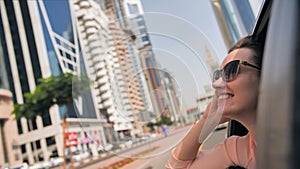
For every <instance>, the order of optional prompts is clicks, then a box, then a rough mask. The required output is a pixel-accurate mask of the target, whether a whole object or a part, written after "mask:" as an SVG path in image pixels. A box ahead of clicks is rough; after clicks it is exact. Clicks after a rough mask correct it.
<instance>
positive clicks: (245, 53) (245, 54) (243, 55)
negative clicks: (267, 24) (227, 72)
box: [221, 48, 255, 67]
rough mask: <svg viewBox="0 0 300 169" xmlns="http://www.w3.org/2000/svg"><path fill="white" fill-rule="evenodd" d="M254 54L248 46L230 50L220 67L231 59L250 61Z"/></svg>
mask: <svg viewBox="0 0 300 169" xmlns="http://www.w3.org/2000/svg"><path fill="white" fill-rule="evenodd" d="M253 55H255V53H254V51H253V50H252V49H249V48H239V49H235V50H233V51H231V52H230V53H229V54H228V55H227V56H226V58H225V59H224V60H223V62H222V65H221V67H223V66H224V65H226V64H227V63H229V62H231V61H233V60H243V61H249V62H250V63H251V58H252V57H253Z"/></svg>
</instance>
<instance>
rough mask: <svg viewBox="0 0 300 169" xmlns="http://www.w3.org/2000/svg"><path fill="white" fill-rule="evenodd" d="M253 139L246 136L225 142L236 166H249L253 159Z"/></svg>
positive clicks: (233, 137) (232, 138)
mask: <svg viewBox="0 0 300 169" xmlns="http://www.w3.org/2000/svg"><path fill="white" fill-rule="evenodd" d="M250 140H251V137H250V136H249V134H248V135H246V136H231V137H229V138H228V139H226V140H225V144H224V145H225V149H226V152H227V154H228V156H229V158H230V159H231V160H232V162H233V163H234V164H236V165H241V166H247V165H248V164H249V161H251V158H252V154H251V153H252V151H251V147H250Z"/></svg>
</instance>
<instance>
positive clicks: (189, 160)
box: [166, 36, 263, 169]
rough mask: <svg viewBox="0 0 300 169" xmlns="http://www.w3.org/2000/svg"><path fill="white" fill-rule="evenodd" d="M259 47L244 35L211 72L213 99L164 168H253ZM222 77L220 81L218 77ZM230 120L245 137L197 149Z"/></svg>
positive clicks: (258, 82) (260, 48)
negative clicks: (218, 67)
mask: <svg viewBox="0 0 300 169" xmlns="http://www.w3.org/2000/svg"><path fill="white" fill-rule="evenodd" d="M262 49H263V48H262V45H261V43H259V42H258V41H257V40H256V39H255V38H254V37H252V36H247V37H245V38H243V39H241V40H240V41H238V42H237V43H236V45H234V46H233V47H232V48H231V49H230V50H229V52H228V55H227V57H226V58H225V59H224V61H223V62H222V64H221V70H217V71H216V72H215V73H214V78H213V84H212V86H213V88H214V89H215V96H214V97H213V100H212V101H211V103H210V104H209V105H208V106H207V108H206V111H205V113H204V115H203V116H202V117H201V118H200V119H199V121H198V122H197V123H196V124H195V125H194V126H193V128H192V129H191V131H190V132H189V133H188V134H187V136H186V137H185V138H184V139H183V140H182V141H181V142H180V143H179V145H178V146H177V147H176V148H175V149H174V150H173V151H172V157H171V159H170V160H169V162H168V163H167V165H166V168H168V169H172V168H190V169H193V168H195V169H196V168H197V169H199V168H203V169H213V168H219V169H221V168H224V169H226V168H228V167H230V166H242V167H245V168H248V169H255V165H256V161H255V149H256V141H255V127H256V113H257V111H256V110H257V100H258V95H259V85H260V67H261V62H262V52H261V50H262ZM221 77H222V78H221ZM229 120H236V121H239V122H240V123H242V124H243V125H244V126H245V127H246V128H247V129H248V131H249V132H248V134H247V135H246V136H231V137H229V138H227V139H225V140H224V141H223V142H222V143H220V144H218V145H216V146H215V147H213V148H212V149H210V150H200V151H198V150H199V147H200V146H201V145H202V143H203V142H204V140H205V139H206V138H207V136H208V135H209V133H210V132H211V131H212V130H213V129H214V128H215V127H216V126H217V125H218V124H222V123H224V122H227V121H229Z"/></svg>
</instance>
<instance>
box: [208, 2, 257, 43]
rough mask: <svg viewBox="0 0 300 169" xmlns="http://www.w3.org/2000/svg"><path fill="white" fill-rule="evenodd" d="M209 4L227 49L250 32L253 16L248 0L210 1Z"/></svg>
mask: <svg viewBox="0 0 300 169" xmlns="http://www.w3.org/2000/svg"><path fill="white" fill-rule="evenodd" d="M211 4H212V7H213V9H214V13H215V16H216V17H217V21H218V24H219V27H220V30H221V33H222V35H223V39H224V41H225V45H226V46H227V49H229V48H230V47H231V46H232V45H233V44H234V43H235V42H236V41H238V40H239V39H240V38H242V37H243V36H245V35H247V34H249V33H250V32H251V31H252V28H253V26H254V25H253V24H254V23H255V22H254V20H255V15H254V12H253V8H252V7H251V4H250V3H249V1H248V0H245V1H239V0H229V1H222V0H211Z"/></svg>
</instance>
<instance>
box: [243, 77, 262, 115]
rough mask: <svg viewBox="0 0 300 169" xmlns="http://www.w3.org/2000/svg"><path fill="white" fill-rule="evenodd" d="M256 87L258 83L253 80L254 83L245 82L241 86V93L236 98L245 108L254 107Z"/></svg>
mask: <svg viewBox="0 0 300 169" xmlns="http://www.w3.org/2000/svg"><path fill="white" fill-rule="evenodd" d="M258 89H259V84H258V83H257V82H256V81H254V83H251V82H250V83H249V82H248V83H246V84H245V85H244V87H242V88H241V90H242V91H241V92H240V93H241V95H240V97H239V98H238V99H239V100H241V102H243V106H244V107H245V108H247V109H256V106H257V100H258Z"/></svg>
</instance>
